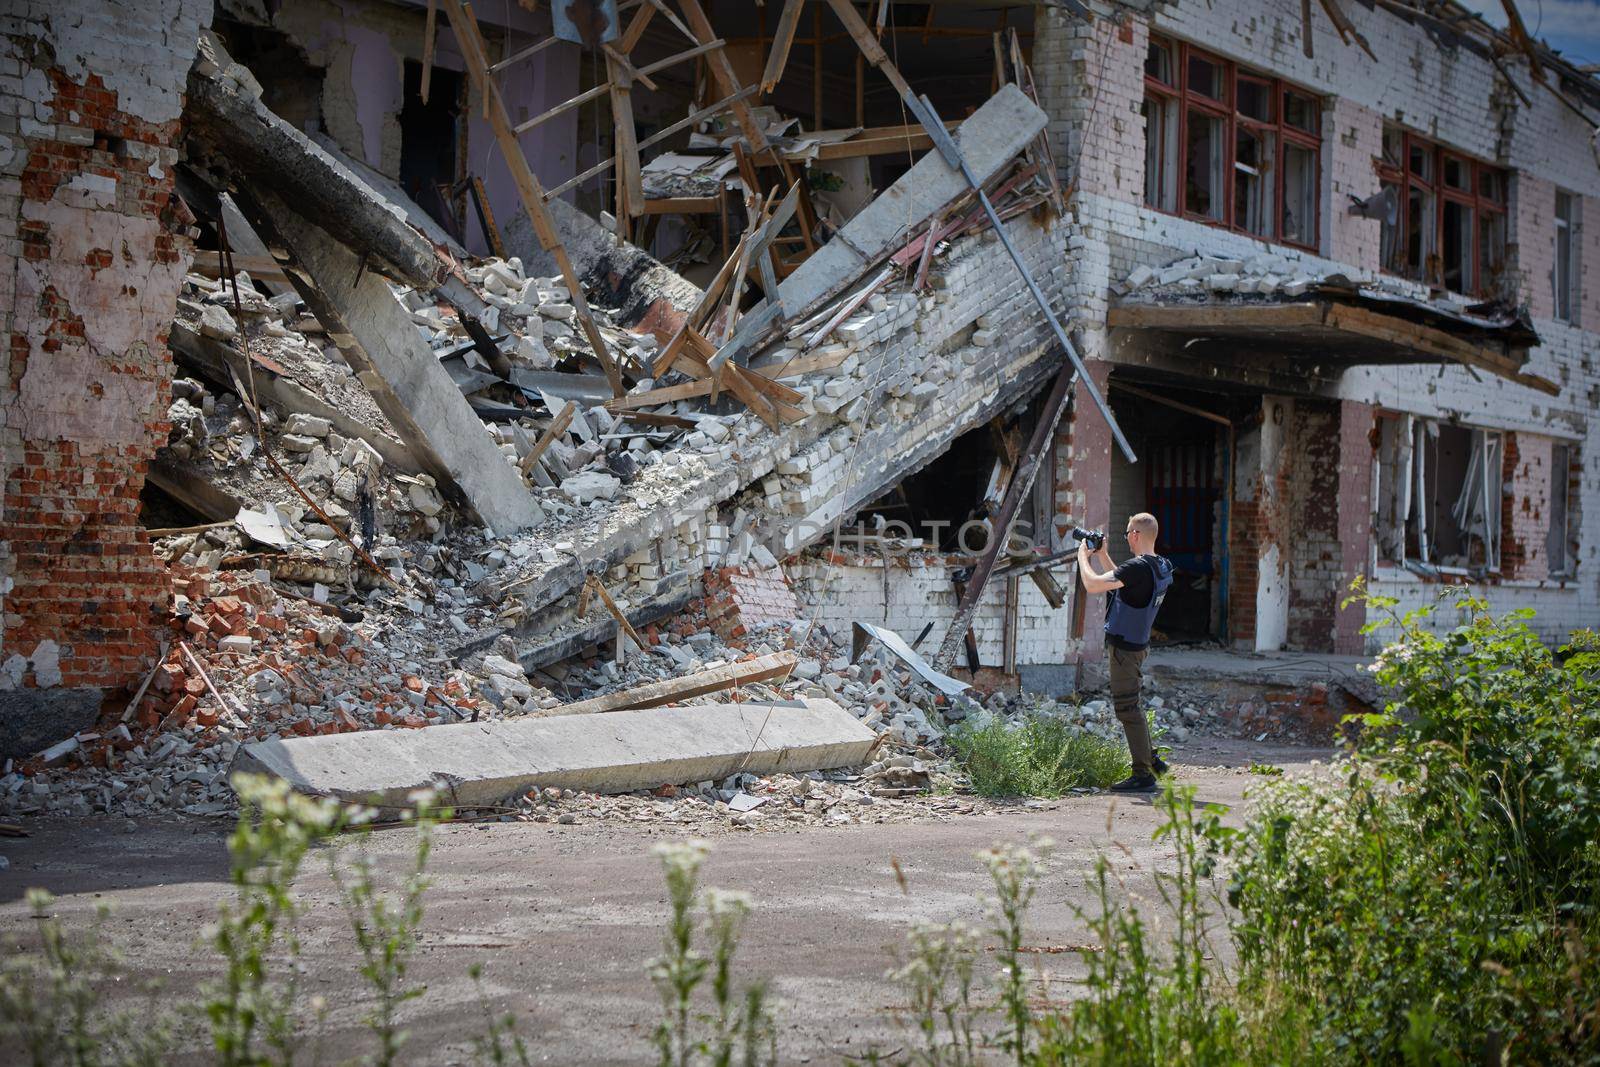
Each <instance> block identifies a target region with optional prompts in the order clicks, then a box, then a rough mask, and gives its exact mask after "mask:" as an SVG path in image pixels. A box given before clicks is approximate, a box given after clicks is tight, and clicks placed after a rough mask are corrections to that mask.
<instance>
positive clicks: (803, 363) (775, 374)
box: [604, 351, 852, 413]
mask: <svg viewBox="0 0 1600 1067" xmlns="http://www.w3.org/2000/svg"><path fill="white" fill-rule="evenodd" d="M851 354H852V353H850V352H849V351H841V352H835V353H830V354H828V355H820V354H819V355H814V356H795V357H794V358H792V359H789V360H785V361H784V362H782V363H770V364H768V365H766V366H764V367H755V368H751V367H746V368H745V370H746V371H752V370H753V371H754V372H755V373H756V374H759V375H761V376H762V377H764V378H768V377H770V378H798V377H800V376H801V375H805V374H810V373H812V372H813V371H819V370H832V369H833V368H834V367H837V366H838V365H839V364H841V363H843V362H844V361H845V360H847V359H849V358H850V356H851ZM707 369H709V368H707ZM758 384H759V383H758ZM710 394H711V380H710V379H709V378H703V379H700V380H699V381H693V382H681V383H679V384H678V385H663V386H661V387H660V388H657V389H651V390H649V391H648V392H643V393H631V394H629V395H628V396H623V397H618V398H616V399H615V400H607V401H606V402H605V405H604V406H605V409H606V410H607V411H610V412H613V413H615V412H622V411H628V410H630V409H633V408H651V407H655V406H657V405H659V404H671V403H675V402H676V401H679V400H691V399H694V398H695V397H701V396H709V395H710Z"/></svg>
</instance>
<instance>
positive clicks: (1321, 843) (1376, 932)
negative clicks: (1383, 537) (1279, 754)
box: [1219, 599, 1600, 1063]
mask: <svg viewBox="0 0 1600 1067" xmlns="http://www.w3.org/2000/svg"><path fill="white" fill-rule="evenodd" d="M1372 603H1373V604H1374V606H1375V607H1377V608H1378V609H1379V610H1380V611H1385V612H1388V613H1389V615H1388V617H1389V623H1388V624H1389V625H1397V626H1398V627H1399V635H1398V638H1397V640H1396V641H1395V642H1394V643H1392V644H1390V645H1389V646H1388V647H1387V648H1386V649H1385V650H1384V651H1383V653H1382V654H1381V655H1380V657H1379V658H1378V662H1377V665H1376V673H1377V675H1378V678H1379V680H1380V682H1382V683H1383V684H1384V685H1385V686H1386V687H1388V688H1389V690H1390V691H1391V692H1393V693H1394V694H1395V698H1394V700H1392V701H1391V702H1390V703H1389V705H1388V706H1387V708H1386V709H1385V711H1384V712H1383V713H1381V714H1376V715H1369V716H1364V717H1362V718H1361V724H1362V725H1363V727H1364V730H1363V732H1362V734H1361V736H1360V739H1359V741H1358V752H1357V753H1356V755H1355V758H1353V759H1352V760H1351V761H1350V762H1348V763H1347V764H1346V765H1345V766H1344V767H1343V768H1342V769H1341V770H1340V777H1339V779H1338V780H1336V781H1332V782H1327V781H1325V782H1314V783H1313V782H1303V781H1302V782H1272V783H1270V784H1269V785H1268V786H1267V787H1266V788H1264V789H1263V790H1262V791H1261V792H1260V793H1259V794H1257V796H1256V802H1257V803H1256V808H1255V810H1254V812H1253V813H1252V816H1251V818H1250V820H1249V822H1248V824H1247V826H1246V828H1245V830H1244V831H1243V833H1242V834H1240V835H1238V836H1237V837H1235V838H1233V839H1231V840H1228V841H1225V842H1219V843H1220V844H1222V845H1223V846H1224V847H1227V848H1229V849H1230V850H1231V851H1232V853H1233V855H1234V857H1235V860H1236V865H1235V870H1234V873H1233V879H1232V885H1231V887H1230V897H1231V901H1232V903H1233V904H1234V905H1235V906H1236V907H1237V915H1236V917H1235V920H1234V924H1233V932H1234V939H1235V942H1236V944H1237V945H1238V949H1239V956H1240V964H1241V974H1240V994H1241V998H1242V999H1243V1001H1245V1002H1246V1003H1249V1002H1266V1001H1269V1000H1277V1001H1288V1002H1298V1003H1301V1004H1305V1005H1308V1006H1309V1007H1308V1010H1307V1011H1306V1023H1307V1026H1308V1027H1309V1032H1310V1039H1311V1041H1312V1043H1313V1045H1314V1046H1315V1047H1316V1048H1317V1049H1319V1050H1320V1051H1321V1053H1322V1054H1323V1055H1324V1056H1326V1057H1329V1058H1331V1059H1333V1060H1336V1061H1345V1060H1359V1061H1371V1062H1379V1061H1393V1062H1402V1061H1410V1062H1419V1063H1432V1062H1435V1061H1436V1060H1437V1059H1438V1058H1439V1057H1443V1058H1444V1062H1457V1061H1460V1060H1479V1059H1482V1060H1483V1061H1484V1062H1501V1061H1502V1058H1509V1060H1510V1061H1512V1062H1589V1061H1594V1060H1600V1008H1597V1007H1596V1005H1595V1003H1594V998H1593V996H1592V994H1585V993H1583V992H1581V991H1582V990H1585V989H1588V990H1592V989H1593V988H1595V985H1594V982H1595V977H1596V975H1597V974H1600V916H1597V914H1596V896H1595V892H1596V888H1597V886H1600V862H1597V857H1600V853H1597V851H1596V844H1595V838H1596V834H1597V833H1600V822H1597V820H1600V750H1597V747H1596V746H1597V741H1600V736H1597V732H1600V701H1597V700H1596V695H1597V691H1596V688H1595V681H1594V678H1593V672H1594V670H1595V666H1596V660H1595V657H1594V656H1593V653H1592V650H1593V648H1594V643H1593V642H1594V639H1593V636H1592V635H1577V636H1575V638H1574V643H1573V646H1572V647H1571V648H1569V649H1567V650H1564V651H1565V653H1566V655H1565V656H1564V657H1557V656H1555V655H1552V654H1551V652H1550V651H1549V650H1548V649H1546V648H1545V647H1544V646H1543V645H1542V644H1541V643H1540V642H1539V641H1538V638H1537V636H1536V635H1535V634H1534V633H1533V632H1532V631H1531V630H1530V629H1529V628H1528V626H1527V625H1526V618H1527V614H1526V613H1513V614H1512V615H1510V616H1507V617H1504V618H1500V619H1495V618H1492V617H1490V616H1489V615H1488V614H1487V613H1486V612H1485V611H1484V609H1483V605H1482V603H1481V602H1479V601H1475V600H1471V599H1463V600H1462V601H1461V602H1460V603H1459V605H1458V609H1459V610H1460V611H1461V612H1462V615H1463V623H1462V625H1460V626H1458V627H1457V628H1455V629H1454V630H1451V631H1450V632H1448V633H1445V634H1435V633H1433V632H1431V631H1429V630H1427V629H1424V628H1423V626H1422V625H1421V623H1422V622H1423V620H1424V619H1425V618H1426V615H1427V613H1426V612H1420V613H1412V614H1410V615H1406V616H1395V615H1394V614H1393V613H1392V611H1391V610H1390V609H1392V606H1393V605H1392V603H1390V602H1385V601H1380V600H1376V599H1375V600H1374V601H1373V602H1372ZM1383 624H1384V623H1383V622H1382V620H1380V622H1379V623H1378V624H1377V625H1383Z"/></svg>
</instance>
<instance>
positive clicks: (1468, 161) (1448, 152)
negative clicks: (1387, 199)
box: [1373, 123, 1510, 297]
mask: <svg viewBox="0 0 1600 1067" xmlns="http://www.w3.org/2000/svg"><path fill="white" fill-rule="evenodd" d="M1387 129H1388V131H1391V132H1397V133H1399V135H1400V158H1399V160H1398V162H1397V163H1392V164H1391V163H1389V162H1388V161H1387V160H1386V159H1385V158H1384V157H1383V156H1382V155H1381V154H1380V155H1379V156H1378V157H1377V158H1376V159H1375V160H1374V161H1373V168H1374V169H1375V170H1376V171H1377V175H1378V181H1379V183H1380V185H1392V186H1394V187H1395V199H1396V204H1395V224H1394V225H1395V229H1394V232H1395V236H1394V241H1395V245H1396V247H1397V248H1399V249H1401V250H1404V249H1405V248H1406V245H1407V244H1408V243H1409V242H1408V240H1407V238H1408V234H1409V232H1410V224H1411V220H1410V218H1409V216H1410V214H1411V195H1410V194H1411V190H1412V189H1413V188H1416V189H1418V190H1420V191H1422V193H1423V194H1424V195H1427V196H1431V197H1432V198H1433V205H1432V213H1433V254H1434V255H1436V256H1439V257H1440V264H1439V273H1438V276H1437V277H1430V276H1429V268H1428V264H1427V261H1426V258H1424V261H1423V262H1422V263H1418V264H1415V265H1411V264H1409V263H1407V264H1405V268H1406V269H1405V270H1404V271H1403V272H1402V273H1400V274H1399V275H1397V277H1402V278H1410V279H1411V280H1413V281H1420V282H1423V283H1424V284H1426V285H1437V286H1439V287H1441V288H1443V287H1444V284H1445V283H1444V261H1443V255H1444V217H1445V205H1446V203H1453V204H1456V205H1457V206H1459V207H1465V208H1467V209H1469V210H1470V211H1471V212H1472V227H1471V229H1472V247H1471V255H1472V275H1473V276H1472V285H1471V286H1470V287H1463V288H1462V289H1460V290H1452V291H1453V292H1460V293H1461V295H1463V296H1470V297H1485V296H1491V295H1493V290H1492V288H1491V284H1490V283H1491V281H1492V279H1490V278H1489V277H1487V273H1488V272H1487V270H1486V268H1485V264H1484V261H1483V251H1484V249H1483V244H1484V242H1483V221H1484V216H1485V215H1496V216H1499V218H1500V220H1501V224H1502V226H1503V227H1509V226H1510V219H1509V217H1508V214H1507V208H1508V205H1507V203H1506V199H1507V198H1506V195H1505V194H1506V191H1507V188H1508V186H1509V182H1510V172H1509V171H1507V170H1506V169H1505V168H1504V167H1497V166H1495V165H1494V164H1492V163H1487V162H1485V161H1483V160H1481V159H1477V158H1475V157H1473V156H1470V155H1468V154H1467V153H1465V152H1460V151H1457V150H1456V149H1453V148H1447V147H1446V146H1445V145H1443V144H1440V143H1439V142H1438V141H1435V140H1433V139H1432V138H1428V137H1424V136H1422V135H1421V134H1419V133H1413V132H1412V131H1411V130H1409V129H1406V128H1405V127H1403V126H1400V125H1398V124H1394V123H1390V124H1387ZM1413 149H1420V150H1421V151H1423V152H1424V153H1426V155H1425V158H1426V159H1427V160H1428V162H1429V163H1430V164H1431V166H1430V168H1429V174H1428V175H1427V176H1425V177H1424V176H1419V175H1418V174H1416V173H1415V172H1414V171H1413V169H1412V167H1411V153H1412V151H1413ZM1447 163H1456V164H1460V165H1461V166H1463V167H1464V168H1465V170H1466V173H1467V175H1468V176H1469V178H1470V180H1471V182H1472V188H1471V189H1470V190H1465V189H1458V188H1456V187H1454V186H1452V185H1449V184H1447V183H1446V182H1445V168H1446V164H1447ZM1486 176H1490V177H1493V178H1496V179H1498V181H1496V182H1495V183H1494V184H1495V185H1497V187H1498V188H1499V190H1500V194H1501V198H1500V199H1498V200H1497V199H1495V198H1494V197H1492V196H1490V195H1488V194H1486V193H1484V191H1483V190H1484V186H1485V182H1484V178H1485V177H1486ZM1502 234H1503V237H1502V241H1501V248H1502V249H1504V248H1505V247H1506V245H1507V244H1509V241H1510V234H1509V231H1508V230H1505V229H1503V230H1502ZM1378 266H1379V269H1380V270H1381V271H1383V272H1384V273H1385V274H1393V273H1394V272H1393V271H1392V270H1390V268H1389V266H1388V264H1386V263H1380V264H1379V265H1378Z"/></svg>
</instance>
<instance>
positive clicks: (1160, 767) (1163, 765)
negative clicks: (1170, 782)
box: [1150, 756, 1172, 778]
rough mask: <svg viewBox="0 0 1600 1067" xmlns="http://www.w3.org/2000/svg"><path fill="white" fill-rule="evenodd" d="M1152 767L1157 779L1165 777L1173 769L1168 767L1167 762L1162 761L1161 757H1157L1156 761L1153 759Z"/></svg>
mask: <svg viewBox="0 0 1600 1067" xmlns="http://www.w3.org/2000/svg"><path fill="white" fill-rule="evenodd" d="M1150 766H1151V768H1152V769H1153V770H1154V771H1155V772H1156V777H1157V778H1160V777H1163V776H1164V775H1167V774H1169V773H1171V771H1172V768H1171V767H1169V766H1167V761H1166V760H1164V759H1162V758H1161V757H1160V756H1156V757H1155V758H1154V759H1152V760H1151V761H1150Z"/></svg>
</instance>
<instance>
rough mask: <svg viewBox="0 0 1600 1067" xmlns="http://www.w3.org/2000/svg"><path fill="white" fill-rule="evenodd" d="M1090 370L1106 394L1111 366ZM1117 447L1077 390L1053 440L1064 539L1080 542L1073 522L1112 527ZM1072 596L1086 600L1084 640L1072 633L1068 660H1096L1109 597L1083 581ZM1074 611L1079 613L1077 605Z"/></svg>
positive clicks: (1058, 523)
mask: <svg viewBox="0 0 1600 1067" xmlns="http://www.w3.org/2000/svg"><path fill="white" fill-rule="evenodd" d="M1088 368H1089V373H1090V375H1091V376H1092V377H1093V378H1094V381H1095V384H1096V385H1097V386H1099V388H1100V390H1101V391H1102V392H1104V391H1105V390H1106V382H1107V379H1109V378H1110V376H1111V364H1109V363H1105V362H1102V361H1099V360H1090V361H1089V362H1088ZM1114 447H1115V444H1114V443H1113V441H1112V440H1111V427H1110V426H1109V425H1108V424H1107V423H1106V421H1105V419H1103V418H1101V417H1100V412H1099V411H1097V410H1096V409H1095V407H1094V403H1093V402H1092V401H1091V400H1089V399H1088V398H1087V397H1085V396H1084V395H1083V390H1081V389H1079V390H1078V391H1077V393H1076V394H1075V395H1074V397H1073V404H1072V412H1071V414H1070V416H1069V417H1064V418H1063V419H1062V420H1061V425H1060V426H1059V427H1058V428H1057V430H1056V441H1055V461H1056V463H1055V467H1056V485H1055V506H1056V515H1055V529H1056V530H1057V531H1058V535H1059V536H1061V537H1063V538H1065V541H1064V544H1066V545H1067V546H1072V545H1075V544H1076V542H1073V541H1072V539H1071V536H1070V534H1069V532H1068V531H1070V530H1071V528H1072V527H1073V526H1082V527H1084V528H1086V529H1107V528H1109V524H1110V523H1111V521H1112V516H1111V450H1112V448H1114ZM1072 595H1073V596H1074V597H1082V598H1083V613H1082V616H1083V634H1082V637H1081V638H1072V637H1071V636H1070V635H1068V641H1067V643H1066V647H1067V653H1068V658H1069V661H1073V662H1078V663H1092V662H1098V661H1099V660H1100V659H1101V658H1103V657H1104V655H1105V641H1104V639H1103V637H1102V633H1103V631H1102V627H1103V626H1104V625H1105V617H1106V615H1105V597H1103V596H1098V595H1090V594H1086V593H1085V592H1084V591H1083V585H1082V583H1081V582H1080V583H1079V584H1078V586H1077V588H1076V589H1074V590H1073V591H1072ZM1073 614H1074V616H1076V615H1077V614H1078V613H1077V611H1076V609H1074V611H1073Z"/></svg>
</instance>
